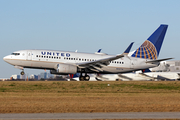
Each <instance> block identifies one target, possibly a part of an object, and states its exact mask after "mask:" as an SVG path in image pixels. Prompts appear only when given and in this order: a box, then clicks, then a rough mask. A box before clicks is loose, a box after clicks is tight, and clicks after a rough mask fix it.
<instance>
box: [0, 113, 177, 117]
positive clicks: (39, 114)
mask: <svg viewBox="0 0 180 120" xmlns="http://www.w3.org/2000/svg"><path fill="white" fill-rule="evenodd" d="M0 119H180V112H120V113H26V114H23V113H14V114H13V113H12V114H0Z"/></svg>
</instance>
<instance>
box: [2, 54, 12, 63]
mask: <svg viewBox="0 0 180 120" xmlns="http://www.w3.org/2000/svg"><path fill="white" fill-rule="evenodd" d="M10 59H11V56H10V55H8V56H5V57H4V58H3V60H4V61H5V62H7V63H9V62H8V61H9V60H10Z"/></svg>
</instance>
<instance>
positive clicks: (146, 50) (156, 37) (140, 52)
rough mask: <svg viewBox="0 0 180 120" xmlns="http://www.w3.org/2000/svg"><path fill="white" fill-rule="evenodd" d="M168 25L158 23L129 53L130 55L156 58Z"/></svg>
mask: <svg viewBox="0 0 180 120" xmlns="http://www.w3.org/2000/svg"><path fill="white" fill-rule="evenodd" d="M167 28H168V25H160V26H159V28H157V30H156V31H155V32H154V33H153V34H152V35H151V36H150V37H149V38H148V39H147V40H146V41H145V42H144V43H143V44H142V45H141V46H140V47H139V48H138V49H137V50H136V51H135V52H134V53H133V54H132V55H131V56H132V57H137V58H145V59H153V60H155V59H157V58H158V56H159V52H160V50H161V46H162V43H163V40H164V36H165V34H166V30H167Z"/></svg>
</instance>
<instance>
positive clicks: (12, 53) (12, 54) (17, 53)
mask: <svg viewBox="0 0 180 120" xmlns="http://www.w3.org/2000/svg"><path fill="white" fill-rule="evenodd" d="M11 55H20V53H12V54H11Z"/></svg>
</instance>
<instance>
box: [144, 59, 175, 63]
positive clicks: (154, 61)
mask: <svg viewBox="0 0 180 120" xmlns="http://www.w3.org/2000/svg"><path fill="white" fill-rule="evenodd" d="M170 59H173V58H165V59H159V60H151V61H147V62H146V63H152V64H154V63H159V62H161V61H165V60H170Z"/></svg>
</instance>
